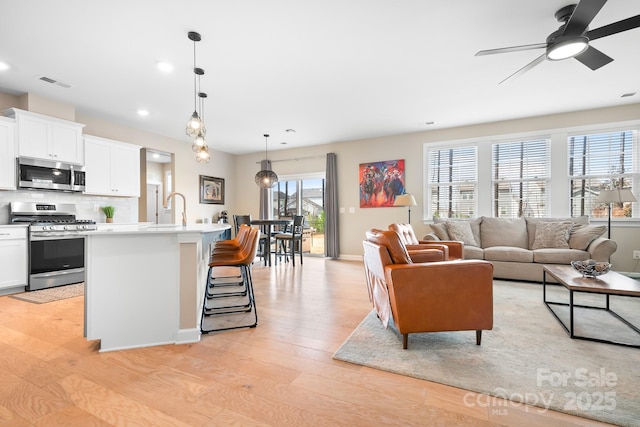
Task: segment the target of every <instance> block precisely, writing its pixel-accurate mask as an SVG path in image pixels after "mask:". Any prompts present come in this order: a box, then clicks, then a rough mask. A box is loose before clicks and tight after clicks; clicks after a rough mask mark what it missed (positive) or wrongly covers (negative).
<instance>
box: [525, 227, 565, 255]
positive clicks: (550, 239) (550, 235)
mask: <svg viewBox="0 0 640 427" xmlns="http://www.w3.org/2000/svg"><path fill="white" fill-rule="evenodd" d="M572 229H573V222H572V221H563V222H539V223H538V224H537V225H536V235H535V238H534V240H533V245H532V246H531V249H532V250H536V249H544V248H556V249H569V236H570V235H571V230H572Z"/></svg>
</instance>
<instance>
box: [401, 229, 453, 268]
mask: <svg viewBox="0 0 640 427" xmlns="http://www.w3.org/2000/svg"><path fill="white" fill-rule="evenodd" d="M389 230H391V231H395V232H396V233H398V235H399V236H400V239H401V240H402V243H404V245H405V246H406V247H407V250H408V251H409V252H411V251H412V250H416V249H421V248H422V249H424V248H426V247H432V248H440V249H441V250H443V251H446V252H447V253H448V256H447V257H446V258H445V260H447V259H448V260H455V259H463V258H464V243H462V242H459V241H457V240H442V241H438V242H437V243H436V242H433V241H430V240H418V237H417V236H416V233H415V232H414V231H413V227H412V226H411V224H398V223H395V224H389Z"/></svg>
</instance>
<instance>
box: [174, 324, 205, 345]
mask: <svg viewBox="0 0 640 427" xmlns="http://www.w3.org/2000/svg"><path fill="white" fill-rule="evenodd" d="M196 342H200V329H197V328H191V329H180V330H178V333H177V334H176V345H178V344H193V343H196Z"/></svg>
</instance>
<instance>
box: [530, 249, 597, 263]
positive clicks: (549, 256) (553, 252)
mask: <svg viewBox="0 0 640 427" xmlns="http://www.w3.org/2000/svg"><path fill="white" fill-rule="evenodd" d="M585 259H589V252H586V251H579V250H577V249H536V250H535V251H533V262H536V263H538V264H570V263H571V261H584V260H585Z"/></svg>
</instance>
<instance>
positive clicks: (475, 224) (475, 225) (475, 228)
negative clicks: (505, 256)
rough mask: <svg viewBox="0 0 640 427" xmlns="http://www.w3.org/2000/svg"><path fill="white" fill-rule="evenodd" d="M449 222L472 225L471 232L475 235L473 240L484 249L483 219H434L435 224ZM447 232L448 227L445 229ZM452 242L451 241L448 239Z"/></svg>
mask: <svg viewBox="0 0 640 427" xmlns="http://www.w3.org/2000/svg"><path fill="white" fill-rule="evenodd" d="M449 221H465V222H468V223H469V224H471V232H472V233H473V240H475V241H476V246H478V247H482V242H481V241H480V224H482V218H440V217H433V222H434V223H435V224H445V223H446V222H449ZM445 230H446V227H445ZM447 240H450V239H447Z"/></svg>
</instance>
